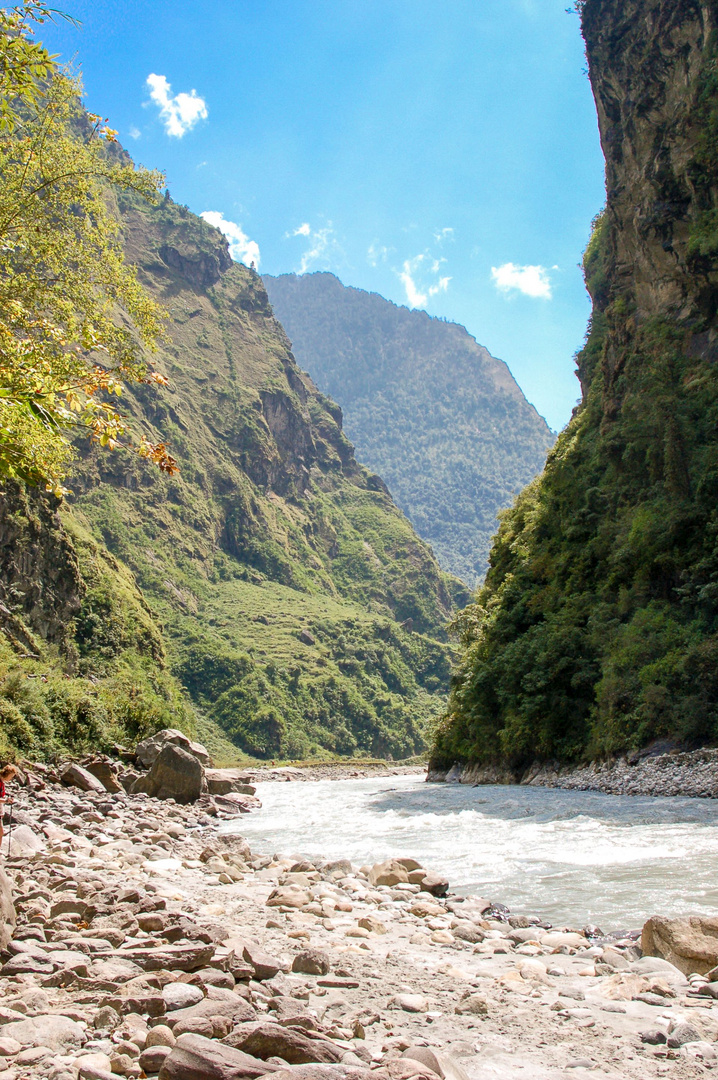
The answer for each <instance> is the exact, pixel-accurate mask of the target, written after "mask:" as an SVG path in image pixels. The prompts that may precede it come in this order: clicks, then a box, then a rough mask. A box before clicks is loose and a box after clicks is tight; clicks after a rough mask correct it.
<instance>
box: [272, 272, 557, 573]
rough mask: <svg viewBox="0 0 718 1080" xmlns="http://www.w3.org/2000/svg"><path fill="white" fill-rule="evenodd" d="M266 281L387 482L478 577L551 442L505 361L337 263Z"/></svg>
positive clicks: (456, 562) (428, 531)
mask: <svg viewBox="0 0 718 1080" xmlns="http://www.w3.org/2000/svg"><path fill="white" fill-rule="evenodd" d="M264 282H265V285H266V286H267V291H268V292H269V299H270V300H271V303H272V307H273V308H274V311H275V314H276V315H277V318H278V319H279V320H280V321H281V323H282V325H283V326H284V327H285V329H286V331H287V333H288V334H289V337H290V338H291V341H292V347H293V349H294V353H295V355H296V357H297V361H298V363H299V364H300V365H301V366H302V367H303V368H305V369H306V370H307V371H308V372H309V374H310V375H311V377H312V378H313V379H314V380H315V381H316V383H317V385H318V386H319V388H320V390H322V391H323V392H324V393H326V394H328V395H329V396H330V397H332V398H333V399H334V400H335V401H337V402H338V403H339V404H340V405H341V407H342V409H343V412H344V419H345V424H346V430H347V434H348V436H349V438H350V439H351V440H352V442H353V443H354V445H355V446H356V448H357V455H358V457H359V460H360V461H362V462H364V463H365V464H367V465H368V466H369V467H370V468H372V469H375V470H376V471H377V472H378V473H379V474H380V475H381V476H382V478H383V479H384V480H385V481H386V483H387V484H388V486H389V490H390V491H391V494H392V495H393V497H394V498H395V499H396V501H397V503H398V505H399V506H400V507H401V509H402V510H403V511H404V513H405V514H407V516H408V517H409V519H410V520H411V522H412V524H413V525H414V528H415V529H416V530H417V532H418V533H419V535H420V536H422V537H423V538H424V539H425V540H428V541H429V542H430V544H431V546H432V548H433V550H434V551H435V552H436V556H437V558H438V560H439V562H440V564H441V565H442V566H443V567H444V569H446V570H449V571H451V572H452V573H454V574H456V575H458V576H459V577H461V578H462V579H463V580H464V581H466V582H468V583H469V584H470V585H471V586H472V587H473V586H474V585H476V584H477V582H478V581H479V580H481V579H482V578H483V575H484V573H485V571H486V560H487V556H488V551H489V547H490V544H491V538H492V536H493V535H494V533H495V532H496V528H497V522H496V515H497V513H498V512H499V511H500V510H503V509H505V508H506V507H507V506H509V505H510V504H511V503H512V501H513V499H514V496H515V495H516V494H517V492H518V491H519V490H520V489H521V488H522V487H523V486H524V484H526V483H528V482H529V480H531V479H532V478H533V477H534V476H535V475H536V474H537V473H538V472H539V471H540V470H541V468H542V467H543V464H544V461H545V459H546V453H547V451H548V450H549V448H550V447H551V445H552V444H553V435H552V434H551V431H550V430H549V428H548V425H547V424H546V422H545V420H543V418H542V417H540V416H539V415H538V413H537V412H536V410H535V409H534V408H533V406H532V405H530V404H529V403H528V402H527V401H526V399H525V397H524V395H523V394H522V392H521V390H520V388H519V387H518V385H517V384H516V382H515V380H514V379H513V376H512V375H511V372H510V371H509V369H508V368H507V366H506V364H504V363H503V361H501V360H496V359H495V358H494V357H493V356H491V354H490V353H489V352H488V351H487V350H486V349H484V348H483V347H482V346H481V345H478V344H477V342H476V341H475V340H474V338H472V337H471V335H470V334H469V333H468V332H467V331H466V330H465V329H464V327H463V326H458V325H457V324H456V323H447V322H444V321H443V320H441V319H435V318H431V317H430V316H429V315H427V313H426V312H425V311H410V310H409V309H408V308H404V307H397V306H396V305H395V304H392V303H391V302H390V301H389V300H385V299H384V298H383V297H381V296H379V295H378V294H377V293H368V292H365V291H363V290H362V289H353V288H348V287H346V286H344V285H342V283H341V282H340V281H339V279H338V278H336V277H335V276H334V275H333V274H328V273H316V274H303V275H301V276H300V277H298V276H297V275H295V274H283V275H281V276H280V277H270V276H265V277H264Z"/></svg>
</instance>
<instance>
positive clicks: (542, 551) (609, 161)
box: [434, 0, 718, 768]
mask: <svg viewBox="0 0 718 1080" xmlns="http://www.w3.org/2000/svg"><path fill="white" fill-rule="evenodd" d="M580 7H581V11H582V21H583V32H584V36H585V40H586V47H587V54H588V61H589V69H590V77H591V82H592V85H593V90H594V95H595V98H596V104H597V109H598V116H599V122H600V130H601V140H602V144H603V149H604V153H605V157H606V180H607V185H606V186H607V207H606V211H605V213H604V214H603V216H602V217H601V218H600V219H599V220H598V221H597V223H596V227H595V231H594V234H593V237H592V240H591V242H590V245H589V247H588V250H587V252H586V257H585V268H586V280H587V285H588V288H589V291H590V293H591V296H592V298H593V303H594V310H593V317H592V320H591V323H590V328H589V333H588V336H587V341H586V345H585V348H584V349H583V351H582V353H581V354H580V357H579V371H578V374H579V378H580V380H581V386H582V391H583V398H582V402H581V404H580V406H579V407H578V409H577V410H576V412H575V415H574V417H573V419H572V421H571V423H570V424H569V426H568V427H567V429H566V430H565V431H564V432H563V433H562V434H561V435H560V437H559V440H558V443H557V445H556V447H555V449H554V450H553V452H552V453H551V455H550V456H549V460H548V463H547V466H546V469H545V471H544V473H543V475H542V476H541V477H540V479H539V480H537V481H535V482H534V483H533V484H531V485H530V486H529V487H528V488H527V489H526V490H525V491H524V492H523V493H522V495H521V497H520V498H519V500H518V502H517V504H516V506H515V508H514V509H513V510H512V511H511V512H510V513H509V514H508V515H507V516H506V517H505V519H504V521H503V523H502V526H501V529H500V532H499V535H498V538H497V541H496V543H495V545H494V547H493V550H492V552H491V558H490V564H491V565H490V570H489V574H488V578H487V582H486V586H485V588H484V589H483V590H482V592H481V593H480V594H479V596H478V602H477V603H476V604H475V605H472V606H471V607H469V608H468V609H467V610H466V611H465V612H464V614H463V615H462V617H461V620H460V626H461V632H462V638H463V658H462V662H461V665H460V667H459V669H458V670H457V672H456V673H455V676H454V681H453V693H452V697H451V704H450V710H449V715H448V718H447V720H446V723H445V724H444V726H443V728H442V730H441V732H440V734H439V737H438V740H437V744H436V747H435V751H434V762H435V764H436V765H437V766H439V767H441V766H446V765H448V764H450V763H451V762H453V761H455V760H462V761H496V760H502V761H504V762H507V761H508V762H509V763H511V764H513V765H514V766H516V767H517V768H520V767H521V766H523V765H525V764H527V763H528V762H530V761H532V760H534V759H536V758H539V759H547V758H558V759H562V760H571V759H576V758H581V757H593V756H597V755H605V754H609V753H615V752H617V751H622V750H626V749H628V748H632V747H640V746H642V745H644V744H646V743H648V742H649V741H651V740H653V739H655V738H657V737H668V738H670V739H673V740H676V741H678V742H683V743H686V744H689V745H691V744H700V743H714V742H715V741H716V740H717V739H718V426H717V424H716V421H717V418H718V369H717V368H716V360H717V358H718V4H716V3H715V2H709V3H699V2H697V0H585V2H584V3H582V4H581V5H580Z"/></svg>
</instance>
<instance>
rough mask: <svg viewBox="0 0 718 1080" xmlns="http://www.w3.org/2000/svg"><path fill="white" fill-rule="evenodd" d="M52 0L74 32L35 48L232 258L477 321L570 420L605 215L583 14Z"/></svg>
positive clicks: (321, 1)
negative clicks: (586, 269) (205, 221)
mask: <svg viewBox="0 0 718 1080" xmlns="http://www.w3.org/2000/svg"><path fill="white" fill-rule="evenodd" d="M59 6H61V7H62V8H63V9H64V10H66V11H67V12H68V13H70V14H72V15H74V16H75V17H76V18H77V19H79V20H80V22H81V26H80V27H79V28H73V27H72V26H68V25H63V24H58V25H56V26H51V27H47V28H44V32H43V34H42V35H41V36H42V37H43V38H44V40H45V41H46V43H47V44H48V45H49V46H50V48H51V50H52V51H53V52H58V53H60V54H61V56H62V58H63V59H67V60H71V59H73V58H74V59H75V60H76V62H77V64H78V66H79V67H80V68H81V69H82V73H83V78H84V83H85V100H86V104H87V106H88V107H89V108H90V109H91V110H92V111H94V112H99V113H101V114H102V115H103V116H107V117H108V118H109V120H110V123H111V125H112V126H113V127H115V128H117V129H118V130H119V134H120V139H121V141H122V142H123V143H124V144H125V146H127V148H128V149H129V150H130V151H131V153H132V154H133V156H134V157H135V159H136V160H137V161H139V162H141V163H142V164H144V165H147V166H150V167H152V168H161V169H163V170H164V171H165V172H166V174H167V180H168V184H169V187H170V190H171V192H172V195H173V197H174V198H175V199H176V200H177V201H179V202H183V203H186V204H187V205H188V206H189V207H190V208H191V209H192V210H194V211H196V212H197V213H203V212H208V213H210V214H213V215H215V216H213V217H212V218H211V219H210V220H212V221H213V222H215V223H216V222H220V221H221V222H231V223H232V225H233V228H232V227H229V226H227V228H229V231H230V233H231V234H232V237H233V250H234V252H235V254H236V256H237V257H239V258H242V259H244V260H245V261H247V262H250V261H252V259H254V260H255V261H256V260H259V269H260V271H262V272H264V273H271V274H279V273H285V272H288V271H296V272H302V271H312V270H331V271H333V272H334V273H336V274H337V275H338V277H340V278H341V280H342V281H343V282H345V284H348V285H355V286H357V287H359V288H363V289H370V290H373V291H376V292H379V293H381V294H382V295H383V296H386V297H388V298H389V299H390V300H393V301H394V302H396V303H399V304H408V305H410V306H418V307H424V308H426V310H427V311H429V312H430V313H431V314H432V315H438V316H442V317H445V318H447V319H451V320H454V321H456V322H460V323H463V324H464V325H465V326H466V327H467V328H468V329H469V331H470V332H471V333H472V334H473V335H474V336H475V337H476V338H477V340H478V341H479V342H481V344H483V345H485V346H486V347H487V348H488V349H489V350H490V351H491V352H492V353H493V354H494V355H495V356H499V357H501V358H502V359H504V360H506V361H507V363H508V364H509V366H510V368H511V370H512V371H513V373H514V375H515V376H516V378H517V379H518V381H519V383H520V385H521V386H522V388H523V390H524V392H525V393H526V396H527V397H528V398H529V400H530V401H532V402H533V403H534V404H535V405H536V407H537V408H538V410H539V412H541V413H542V414H543V415H544V416H545V417H546V419H547V420H548V421H549V423H550V424H551V426H552V427H553V428H560V427H562V426H563V425H564V424H565V423H566V421H567V420H568V418H569V416H570V412H571V408H572V407H573V405H574V404H575V402H576V400H577V397H578V393H579V390H578V382H577V380H576V378H575V376H574V374H573V372H574V364H573V354H574V353H575V351H576V350H577V349H578V348H580V346H581V344H582V341H583V337H584V333H585V329H586V321H587V318H588V315H589V311H590V306H589V302H588V299H587V297H586V294H585V290H584V287H583V281H582V277H581V273H580V270H579V269H578V263H579V261H580V258H581V252H582V250H583V248H584V247H585V244H586V242H587V240H588V235H589V231H590V224H591V220H592V218H593V217H594V215H595V214H596V213H598V211H599V210H600V209H601V207H602V205H603V201H604V183H603V159H602V156H601V153H600V147H599V141H598V132H597V126H596V119H595V112H594V107H593V101H592V98H591V92H590V87H589V83H588V79H587V77H586V74H585V58H584V55H583V45H582V42H581V38H580V33H579V21H578V18H577V16H576V15H574V14H568V13H567V12H566V8H567V7H568V6H569V0H443V2H442V3H441V4H437V3H436V2H435V0H340V2H339V3H337V0H216V2H214V3H212V4H207V3H202V2H201V0H200V2H199V3H198V2H197V0H192V2H191V3H190V2H189V0H152V2H151V3H148V2H146V0H141V2H138V0H65V3H63V4H61V5H59ZM148 79H149V82H148ZM219 215H221V217H220V216H219Z"/></svg>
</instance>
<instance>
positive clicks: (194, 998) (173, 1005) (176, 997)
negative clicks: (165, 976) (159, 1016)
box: [162, 982, 204, 1012]
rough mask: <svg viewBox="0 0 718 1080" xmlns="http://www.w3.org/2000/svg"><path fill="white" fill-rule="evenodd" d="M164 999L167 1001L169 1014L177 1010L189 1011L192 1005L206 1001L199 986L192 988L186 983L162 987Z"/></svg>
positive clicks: (168, 984) (175, 983)
mask: <svg viewBox="0 0 718 1080" xmlns="http://www.w3.org/2000/svg"><path fill="white" fill-rule="evenodd" d="M162 997H163V998H164V999H165V1005H166V1007H167V1012H172V1011H174V1010H175V1009H189V1008H191V1006H192V1005H197V1003H198V1002H200V1001H203V1000H204V994H203V993H202V991H201V989H200V987H199V986H192V985H191V984H190V983H186V982H172V983H167V985H166V986H163V987H162Z"/></svg>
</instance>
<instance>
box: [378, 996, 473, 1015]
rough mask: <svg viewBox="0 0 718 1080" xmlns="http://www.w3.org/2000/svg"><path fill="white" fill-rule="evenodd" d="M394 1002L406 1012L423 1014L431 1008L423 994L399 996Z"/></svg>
mask: <svg viewBox="0 0 718 1080" xmlns="http://www.w3.org/2000/svg"><path fill="white" fill-rule="evenodd" d="M392 1000H393V1002H394V1004H395V1005H398V1006H399V1008H400V1009H403V1010H404V1012H411V1013H422V1012H426V1010H427V1009H428V1007H429V1005H428V1002H427V1000H426V998H425V997H424V995H423V994H397V995H396V997H394V998H393V999H392ZM457 1008H458V1006H457Z"/></svg>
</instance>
